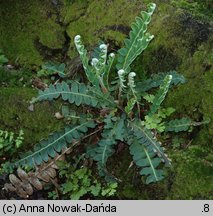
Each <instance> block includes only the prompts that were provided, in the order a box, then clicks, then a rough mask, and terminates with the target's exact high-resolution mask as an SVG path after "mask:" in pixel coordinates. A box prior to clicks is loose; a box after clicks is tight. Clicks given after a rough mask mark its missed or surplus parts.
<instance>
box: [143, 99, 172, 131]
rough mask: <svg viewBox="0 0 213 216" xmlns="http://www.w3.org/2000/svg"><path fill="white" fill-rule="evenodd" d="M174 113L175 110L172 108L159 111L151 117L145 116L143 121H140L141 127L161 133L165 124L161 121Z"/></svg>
mask: <svg viewBox="0 0 213 216" xmlns="http://www.w3.org/2000/svg"><path fill="white" fill-rule="evenodd" d="M148 99H150V98H148ZM174 111H175V109H173V108H172V107H168V108H166V109H165V108H162V109H159V110H158V112H157V113H155V114H153V115H151V116H150V115H146V116H145V118H144V121H142V125H144V126H145V127H146V128H147V129H156V130H157V131H158V132H160V133H162V132H164V131H165V122H164V121H163V119H165V118H167V117H168V116H170V115H171V114H172V113H173V112H174Z"/></svg>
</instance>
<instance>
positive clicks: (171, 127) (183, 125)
mask: <svg viewBox="0 0 213 216" xmlns="http://www.w3.org/2000/svg"><path fill="white" fill-rule="evenodd" d="M192 125H193V124H192V120H191V119H189V118H182V119H175V120H171V121H169V122H168V123H166V125H165V130H166V131H174V132H180V131H187V130H189V128H190V126H192Z"/></svg>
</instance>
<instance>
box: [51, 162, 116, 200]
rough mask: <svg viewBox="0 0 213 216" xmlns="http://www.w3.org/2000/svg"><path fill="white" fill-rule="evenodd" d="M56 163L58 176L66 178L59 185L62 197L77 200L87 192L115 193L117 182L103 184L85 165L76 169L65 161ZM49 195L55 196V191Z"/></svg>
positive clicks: (104, 194)
mask: <svg viewBox="0 0 213 216" xmlns="http://www.w3.org/2000/svg"><path fill="white" fill-rule="evenodd" d="M58 165H59V175H60V178H64V177H65V179H66V182H65V183H63V184H62V185H61V187H60V192H61V194H62V195H63V198H68V199H72V200H79V199H80V198H82V197H83V196H85V195H88V194H90V195H92V196H94V197H110V196H113V195H114V194H115V193H116V188H117V183H108V184H107V185H103V184H102V183H101V182H99V181H98V180H97V179H95V178H94V176H93V175H92V171H91V170H90V169H88V168H86V167H81V168H79V169H77V168H75V166H70V164H68V163H66V162H60V163H58ZM50 196H52V197H53V198H56V196H55V193H51V194H50Z"/></svg>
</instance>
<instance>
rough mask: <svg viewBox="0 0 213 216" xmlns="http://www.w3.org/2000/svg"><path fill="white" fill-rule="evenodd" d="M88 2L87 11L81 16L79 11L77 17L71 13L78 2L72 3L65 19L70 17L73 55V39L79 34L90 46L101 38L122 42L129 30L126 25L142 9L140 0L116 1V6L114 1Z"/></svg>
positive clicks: (96, 0)
mask: <svg viewBox="0 0 213 216" xmlns="http://www.w3.org/2000/svg"><path fill="white" fill-rule="evenodd" d="M87 2H88V5H87V9H86V11H85V12H84V14H83V15H81V16H79V14H78V13H77V14H76V16H75V18H76V19H75V18H74V17H73V15H69V14H72V13H73V11H76V10H77V9H78V4H77V3H74V4H72V5H71V6H70V8H68V9H67V11H66V15H65V20H67V17H70V24H69V26H68V28H67V33H68V35H69V37H70V38H71V45H70V52H69V55H70V56H71V57H72V56H74V55H75V53H74V52H73V50H74V44H73V40H72V39H73V38H74V36H75V35H77V34H80V35H81V36H82V37H83V39H84V42H85V44H87V46H89V47H90V46H93V45H94V44H96V43H97V42H98V41H99V40H104V41H107V40H111V41H117V43H119V44H121V42H123V38H124V34H125V33H128V30H126V29H125V28H126V26H129V25H130V24H131V22H132V21H133V20H134V18H135V16H137V15H139V13H140V10H141V9H142V4H141V1H139V0H137V1H134V4H129V2H128V1H125V0H118V1H116V7H115V2H113V1H104V0H101V1H100V0H99V1H98V0H95V1H87ZM85 6H86V3H85ZM72 20H74V22H72ZM119 31H120V33H119Z"/></svg>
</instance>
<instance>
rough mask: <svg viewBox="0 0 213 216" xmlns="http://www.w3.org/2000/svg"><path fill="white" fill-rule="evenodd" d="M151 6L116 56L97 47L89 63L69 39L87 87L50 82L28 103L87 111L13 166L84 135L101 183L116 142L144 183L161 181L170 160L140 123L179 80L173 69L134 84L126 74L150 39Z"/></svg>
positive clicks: (33, 161)
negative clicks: (64, 105) (92, 140)
mask: <svg viewBox="0 0 213 216" xmlns="http://www.w3.org/2000/svg"><path fill="white" fill-rule="evenodd" d="M155 7H156V5H155V4H153V3H151V4H149V5H148V9H147V11H146V12H145V11H142V12H141V14H140V16H138V17H136V19H135V22H134V23H133V24H132V26H131V31H130V34H129V38H128V39H126V40H125V41H124V47H123V48H121V49H119V50H118V52H117V54H114V53H108V50H107V49H108V47H107V45H106V44H101V45H100V46H99V47H98V52H96V56H95V57H93V58H92V59H89V57H88V52H87V50H86V48H85V46H84V45H83V43H82V39H81V36H79V35H77V36H76V37H75V39H74V42H75V45H76V48H77V51H78V53H79V56H80V59H81V61H82V64H83V68H84V71H85V75H86V77H87V78H88V83H87V84H85V83H80V82H78V81H75V80H68V81H63V82H61V83H59V82H58V83H57V84H55V85H52V84H51V85H50V86H49V88H47V89H45V90H44V91H39V94H38V97H37V98H34V99H33V100H32V103H35V102H40V101H44V100H49V101H51V100H54V99H58V98H61V99H62V100H63V101H65V102H67V103H68V104H73V105H75V106H77V107H78V106H83V107H84V108H85V109H83V110H87V111H86V112H85V113H84V114H82V115H80V116H78V115H76V114H75V115H69V119H72V118H74V119H78V121H75V122H76V123H75V124H71V125H67V126H66V127H65V128H64V129H62V130H61V131H59V132H54V133H53V134H51V135H50V136H49V138H48V139H47V140H42V141H41V142H40V143H39V144H38V145H36V146H35V148H34V151H32V152H28V153H27V154H26V155H24V156H23V157H22V158H21V159H20V160H18V161H16V162H15V163H14V164H13V166H15V167H19V166H25V165H28V166H39V165H41V164H42V163H44V162H47V161H48V160H49V158H54V157H55V155H56V154H58V153H60V152H61V151H62V149H64V148H66V147H67V146H69V148H70V147H71V148H72V147H73V148H75V147H76V145H75V144H74V143H75V142H76V141H80V140H82V139H84V138H85V136H86V137H88V136H94V135H95V136H98V137H99V138H98V141H97V143H95V144H92V145H90V143H88V145H87V148H86V150H85V151H86V155H87V157H89V158H91V159H93V160H94V161H96V163H97V168H98V171H99V174H100V175H101V176H103V177H105V179H106V180H116V176H113V175H112V174H111V173H110V170H108V169H107V161H108V159H109V157H111V156H112V155H113V154H114V153H115V149H116V145H117V144H118V143H119V142H122V143H124V144H126V145H128V146H129V150H130V154H131V155H132V158H133V161H134V163H135V165H136V166H137V167H138V168H139V173H140V175H142V176H145V177H146V183H147V184H149V183H152V182H157V181H160V180H162V179H163V178H164V166H163V165H166V166H169V165H170V163H171V161H170V159H169V158H168V156H167V154H166V153H165V148H164V146H163V144H162V143H161V142H159V141H158V139H157V137H158V135H157V134H156V133H157V132H158V131H156V130H155V128H154V127H148V126H147V125H148V124H145V123H144V121H147V119H152V118H154V117H155V115H156V114H157V113H159V110H160V108H161V104H162V102H163V100H164V99H165V97H166V94H167V92H168V90H169V88H170V87H172V86H173V85H177V84H180V83H184V82H185V79H184V77H183V76H182V75H180V74H178V73H177V72H176V71H170V72H165V73H159V74H156V75H154V76H152V77H150V78H149V79H147V80H137V73H136V72H133V71H132V70H131V64H132V62H133V61H134V60H135V59H136V57H137V56H139V55H140V54H141V53H142V52H143V51H144V50H145V49H146V48H147V46H148V45H149V43H150V42H151V40H152V39H153V38H154V36H153V35H151V34H150V33H148V32H147V27H148V24H149V23H150V21H151V17H152V14H153V12H154V10H155ZM96 51H97V50H96ZM116 61H117V62H116ZM113 62H115V63H116V64H113ZM113 65H116V68H112V66H113ZM115 69H116V71H117V77H116V78H115V80H110V77H112V76H111V71H114V70H115ZM149 90H152V94H153V92H155V93H154V94H153V95H152V97H149V101H150V102H151V103H148V102H147V96H146V95H148V94H149ZM144 104H146V106H149V109H148V108H147V110H148V111H145V112H142V106H143V105H144ZM149 104H150V105H149ZM88 113H89V114H90V117H89V118H88ZM193 124H194V123H193V121H192V120H190V119H189V118H183V119H177V120H171V121H169V122H166V121H165V123H164V130H165V131H166V132H179V131H185V130H188V128H189V127H190V126H192V125H193ZM100 131H101V134H100ZM161 132H162V131H161ZM87 140H88V139H87ZM84 142H85V139H84ZM78 143H80V142H78ZM79 145H80V144H79Z"/></svg>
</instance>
